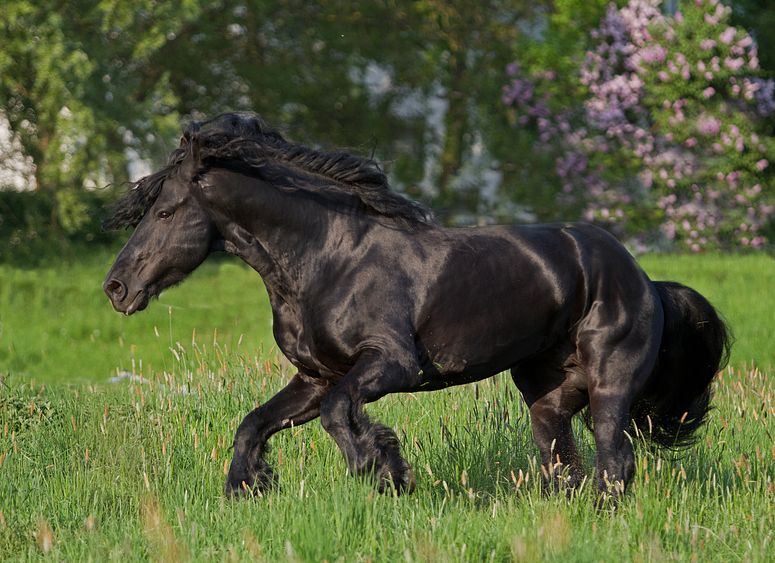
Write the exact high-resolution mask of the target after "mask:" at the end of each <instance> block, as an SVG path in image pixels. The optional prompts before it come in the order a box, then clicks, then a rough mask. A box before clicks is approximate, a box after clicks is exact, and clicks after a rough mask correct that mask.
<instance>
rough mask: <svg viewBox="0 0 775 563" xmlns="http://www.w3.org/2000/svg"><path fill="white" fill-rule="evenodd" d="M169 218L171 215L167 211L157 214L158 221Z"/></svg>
mask: <svg viewBox="0 0 775 563" xmlns="http://www.w3.org/2000/svg"><path fill="white" fill-rule="evenodd" d="M170 217H172V213H170V212H169V211H160V212H159V219H169V218H170Z"/></svg>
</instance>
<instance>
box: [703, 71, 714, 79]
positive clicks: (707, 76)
mask: <svg viewBox="0 0 775 563" xmlns="http://www.w3.org/2000/svg"><path fill="white" fill-rule="evenodd" d="M705 80H707V81H711V80H713V73H712V72H711V71H708V72H706V73H705Z"/></svg>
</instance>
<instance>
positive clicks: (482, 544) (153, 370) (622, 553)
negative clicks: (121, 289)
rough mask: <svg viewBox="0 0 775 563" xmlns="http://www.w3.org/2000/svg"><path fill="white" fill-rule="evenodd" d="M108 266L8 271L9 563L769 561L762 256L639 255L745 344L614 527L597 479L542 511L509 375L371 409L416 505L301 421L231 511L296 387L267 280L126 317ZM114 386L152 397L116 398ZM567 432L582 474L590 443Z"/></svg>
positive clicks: (180, 291)
mask: <svg viewBox="0 0 775 563" xmlns="http://www.w3.org/2000/svg"><path fill="white" fill-rule="evenodd" d="M110 260H111V256H109V255H107V254H106V255H104V256H101V257H95V258H92V259H90V260H89V261H87V262H84V263H80V264H70V265H68V266H61V267H57V268H51V269H45V268H38V269H34V270H29V271H25V270H19V269H13V270H12V269H10V268H6V267H3V266H0V315H2V326H1V327H0V329H1V330H2V333H0V350H2V354H3V355H0V376H2V379H3V382H2V385H0V402H1V403H2V411H0V429H1V431H2V433H1V434H0V560H2V561H34V560H52V561H75V560H78V561H122V562H125V561H149V560H150V561H260V560H265V561H323V560H327V561H330V562H333V561H667V560H678V561H771V560H772V559H773V557H775V548H773V545H772V544H773V541H774V540H775V538H773V533H774V532H773V530H775V521H774V520H775V482H774V481H773V480H774V479H775V426H773V424H772V421H773V419H774V418H775V404H773V392H774V390H773V374H772V372H771V368H770V364H771V363H772V361H773V358H775V349H774V347H773V346H774V345H773V343H772V332H773V328H774V327H775V298H773V296H772V295H771V288H772V287H773V281H775V280H774V279H773V278H775V262H773V260H772V259H771V258H769V257H767V256H753V255H752V256H729V255H703V256H663V255H655V256H646V257H643V258H642V259H641V264H642V265H643V266H644V268H645V269H646V271H647V272H648V273H649V274H650V275H652V277H654V278H655V279H674V280H678V281H682V282H684V283H687V284H689V285H692V286H693V287H695V288H696V289H698V290H699V291H701V292H702V293H704V294H705V295H707V296H708V297H709V298H710V299H711V300H712V301H713V302H714V303H715V304H716V305H717V306H718V307H719V309H720V310H721V311H722V313H723V314H724V316H725V317H726V318H727V320H728V321H729V323H730V324H731V326H732V328H733V330H734V332H735V335H736V339H737V341H736V344H735V348H734V351H733V357H732V361H731V363H730V366H729V367H728V368H727V369H725V370H724V371H723V372H722V373H721V374H720V375H719V378H718V379H717V381H716V382H715V383H714V388H715V399H714V405H715V409H714V411H713V413H712V417H711V419H710V422H709V424H708V425H707V427H706V428H704V429H703V430H702V431H701V432H700V435H699V440H698V442H697V444H696V446H695V447H693V448H691V449H689V450H688V451H685V452H682V453H680V454H675V453H670V452H661V451H658V450H653V449H650V448H649V447H648V446H647V445H646V444H645V443H644V441H643V439H642V437H639V436H635V437H634V440H635V443H636V449H637V452H638V454H637V459H638V471H637V475H636V477H635V479H634V481H633V482H632V484H631V487H630V489H629V491H628V494H627V495H626V497H625V498H624V499H623V501H622V502H621V504H620V505H619V508H618V510H616V511H614V512H597V511H596V510H595V507H594V500H595V499H594V486H593V484H591V483H587V484H585V485H584V486H583V487H582V488H581V489H580V490H578V491H574V492H573V493H572V494H571V495H570V496H569V497H566V496H565V495H549V496H547V495H545V494H543V493H542V490H541V486H540V481H541V478H540V468H539V467H538V466H537V463H536V455H537V450H536V448H535V446H534V445H533V441H532V436H531V432H530V423H529V417H528V415H527V413H526V410H525V408H524V406H523V404H522V402H521V400H520V398H519V396H518V393H517V391H516V389H515V388H514V386H513V384H512V383H511V381H510V378H509V377H508V375H506V374H501V375H499V376H497V377H495V378H493V379H490V380H488V381H485V382H481V383H477V384H470V385H466V386H462V387H458V388H452V389H448V390H445V391H437V392H434V393H427V394H403V395H393V396H388V397H385V398H384V399H382V400H381V401H379V402H378V403H375V404H373V405H370V406H369V407H368V411H369V413H370V415H371V416H373V417H374V418H377V419H380V420H381V421H382V422H384V423H386V424H389V425H391V426H392V427H393V428H394V429H395V430H396V432H397V433H398V435H399V438H400V439H401V442H402V447H403V452H404V455H405V456H406V458H407V460H408V461H409V462H410V463H411V464H412V466H413V467H414V470H415V474H416V476H417V490H416V491H415V493H414V494H413V495H411V496H403V497H393V496H390V495H379V494H375V492H374V489H373V486H372V484H371V483H368V482H362V481H360V480H357V479H353V478H352V477H350V476H348V475H347V474H346V466H345V463H344V461H343V460H342V458H341V455H340V453H339V451H338V449H337V448H336V445H335V444H334V443H333V441H332V440H331V439H330V438H328V436H327V435H326V434H325V432H324V431H323V430H322V428H321V426H320V424H319V422H318V421H313V422H311V423H309V424H307V425H305V426H302V427H299V428H294V429H292V430H287V431H284V432H282V433H280V434H277V435H276V436H275V437H274V438H272V440H271V441H270V445H271V447H272V449H271V451H270V453H269V456H268V458H269V459H270V460H271V462H272V463H273V464H274V466H275V467H276V469H277V471H278V474H279V478H280V483H279V484H280V487H279V489H278V490H276V491H274V492H272V493H271V494H269V495H266V496H265V497H263V498H255V499H253V500H250V501H246V502H231V501H227V500H225V499H224V498H223V495H222V486H223V480H224V478H225V475H224V472H225V471H226V470H227V469H228V463H229V460H230V457H231V454H230V451H229V446H230V445H231V440H232V437H233V434H234V429H235V428H236V426H237V425H238V424H239V422H240V421H241V419H242V417H243V416H244V414H246V412H248V411H249V410H250V409H252V408H254V406H256V405H257V404H259V403H261V402H262V401H264V400H266V399H267V398H268V397H270V396H271V395H272V394H273V393H274V392H276V391H277V390H278V389H279V388H281V387H282V386H283V385H284V383H285V382H287V381H288V378H289V377H290V376H291V374H292V369H291V368H290V367H289V366H288V363H287V362H286V361H285V360H284V359H283V358H282V356H281V355H280V354H279V353H278V351H277V350H276V349H275V348H274V347H273V346H272V342H271V333H270V330H271V326H270V325H269V316H268V305H267V303H266V297H265V295H264V294H263V293H262V291H261V286H260V280H259V279H258V276H257V275H256V274H254V273H252V272H251V271H250V270H247V269H246V268H243V267H242V266H240V265H238V264H236V263H234V262H231V261H228V260H216V261H213V262H211V263H208V264H206V265H205V266H204V267H203V268H202V269H200V271H198V272H197V273H196V274H195V275H194V276H193V277H192V278H191V279H190V280H189V281H187V282H185V283H184V284H183V285H181V286H179V287H177V288H173V289H171V290H169V291H168V292H166V293H165V294H163V295H162V297H161V298H160V299H159V300H158V301H157V302H154V303H152V305H151V306H150V307H149V309H148V310H147V311H145V312H144V313H141V314H140V315H137V316H135V317H129V318H125V317H122V316H120V315H118V314H116V313H113V312H112V310H111V308H110V305H109V303H108V302H107V299H106V298H105V297H104V295H103V294H102V293H101V288H100V286H101V282H102V277H103V276H104V273H105V271H106V270H107V268H108V267H109V265H110ZM170 308H171V309H170ZM170 311H171V312H170ZM135 323H137V324H135ZM63 329H64V331H63ZM97 331H98V332H97ZM44 334H46V335H48V336H47V337H45V336H43V335H44ZM141 360H142V364H141ZM116 368H118V369H119V371H120V370H128V371H133V372H134V373H136V374H139V375H141V376H142V377H144V380H143V381H140V380H129V379H123V380H121V381H120V382H118V383H108V382H107V378H108V377H110V376H112V375H115V374H116ZM575 431H576V434H577V437H578V438H579V442H580V450H581V453H582V457H583V460H584V463H585V466H586V469H587V473H588V474H589V473H590V472H591V469H592V466H593V464H594V447H593V442H592V438H591V434H590V433H589V432H588V431H586V430H585V429H584V428H583V426H582V425H581V424H577V425H576V426H575Z"/></svg>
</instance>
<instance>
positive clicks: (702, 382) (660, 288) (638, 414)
mask: <svg viewBox="0 0 775 563" xmlns="http://www.w3.org/2000/svg"><path fill="white" fill-rule="evenodd" d="M653 283H654V287H655V288H656V290H657V293H658V294H659V298H660V300H661V301H662V308H663V310H664V314H665V321H664V323H665V324H664V330H663V332H662V342H661V345H660V347H659V356H658V359H657V364H656V366H655V367H654V371H653V372H652V374H651V376H650V378H649V380H648V381H647V383H646V385H645V387H644V389H643V391H642V392H641V393H640V395H639V397H637V398H636V400H635V401H634V403H633V405H632V407H631V410H630V418H631V420H632V422H634V423H635V425H636V426H637V428H638V430H639V431H640V432H641V433H642V434H643V435H644V436H645V437H646V438H648V439H649V440H650V441H651V442H652V443H654V444H657V445H659V446H662V447H665V448H680V447H683V446H687V445H689V444H691V443H692V442H693V441H694V433H695V432H696V431H697V429H698V428H699V427H701V426H702V425H703V423H704V422H705V420H706V417H707V415H708V412H709V411H710V400H711V397H712V388H711V382H712V381H713V378H714V377H715V376H716V374H717V373H718V372H719V370H721V369H723V368H724V366H725V365H726V364H727V362H728V361H729V351H730V348H731V346H732V335H731V332H730V330H729V328H728V327H727V325H726V323H725V322H724V320H722V319H721V318H720V316H719V314H718V312H717V311H716V309H715V308H714V307H713V305H711V304H710V303H709V302H708V300H707V299H705V298H704V297H703V296H702V295H700V294H699V293H698V292H696V291H695V290H693V289H691V288H689V287H686V286H685V285H681V284H680V283H675V282H653Z"/></svg>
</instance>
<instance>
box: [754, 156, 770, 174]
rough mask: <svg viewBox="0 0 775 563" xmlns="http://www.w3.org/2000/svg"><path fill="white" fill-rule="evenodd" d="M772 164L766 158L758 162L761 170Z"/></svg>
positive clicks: (758, 167) (757, 164) (757, 165)
mask: <svg viewBox="0 0 775 563" xmlns="http://www.w3.org/2000/svg"><path fill="white" fill-rule="evenodd" d="M769 165H770V163H769V161H768V160H767V159H766V158H763V159H761V160H760V161H759V162H757V163H756V168H757V169H758V170H759V171H762V170H764V169H765V168H767V167H768V166H769Z"/></svg>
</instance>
